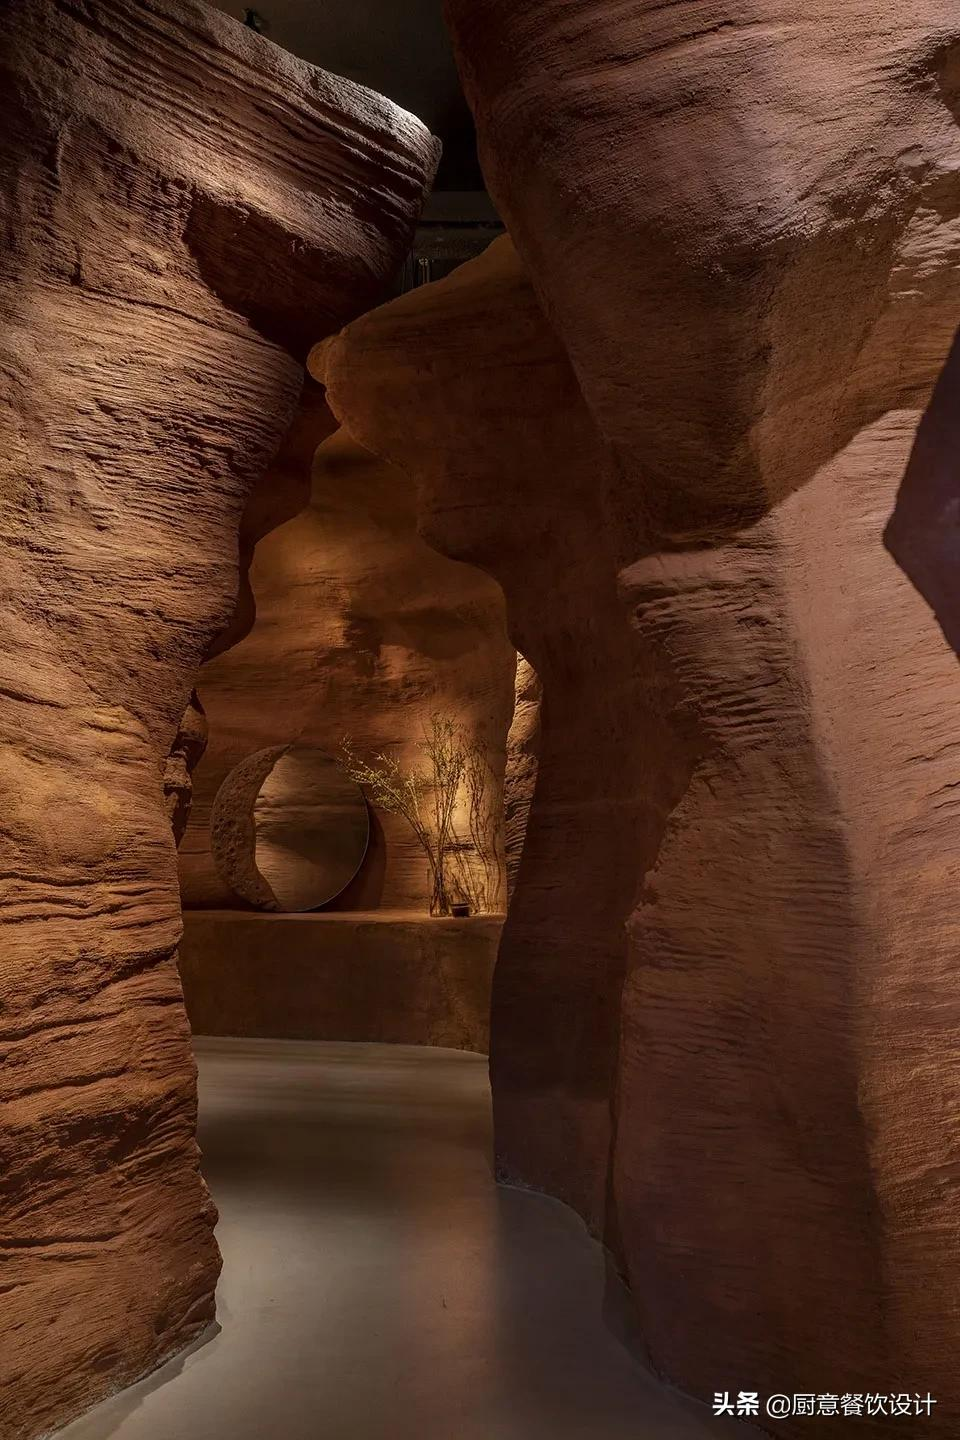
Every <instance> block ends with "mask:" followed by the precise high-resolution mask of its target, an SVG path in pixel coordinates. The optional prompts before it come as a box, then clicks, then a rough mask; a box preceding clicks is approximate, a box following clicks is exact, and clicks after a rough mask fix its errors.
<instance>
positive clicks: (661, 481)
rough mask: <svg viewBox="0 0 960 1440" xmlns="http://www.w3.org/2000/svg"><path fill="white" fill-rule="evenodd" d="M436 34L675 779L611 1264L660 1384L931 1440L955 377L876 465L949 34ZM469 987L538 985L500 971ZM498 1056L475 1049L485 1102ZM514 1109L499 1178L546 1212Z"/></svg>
mask: <svg viewBox="0 0 960 1440" xmlns="http://www.w3.org/2000/svg"><path fill="white" fill-rule="evenodd" d="M447 13H448V17H449V19H450V22H451V25H452V28H453V32H454V38H455V43H456V45H457V47H458V49H459V52H460V59H461V64H462V73H463V75H464V78H465V83H466V86H467V89H468V95H469V98H470V101H471V104H472V106H473V109H474V112H475V115H476V118H477V123H478V129H479V134H480V141H481V150H482V158H483V163H484V169H485V174H486V177H487V181H488V184H489V187H490V189H491V192H492V193H493V195H494V198H495V199H496V201H497V204H498V207H499V209H500V211H501V213H502V214H503V215H504V217H505V219H506V220H507V223H508V225H509V227H510V230H511V233H512V234H513V236H514V238H515V240H516V243H517V245H518V248H519V250H520V252H521V254H522V255H523V257H524V259H525V261H526V262H527V264H528V266H529V268H530V273H531V275H532V277H533V281H534V284H535V286H536V289H537V292H538V294H539V296H540V298H541V300H542V303H543V305H544V308H545V311H546V313H547V315H548V316H549V319H550V321H551V323H552V324H553V326H554V327H555V329H556V332H557V334H558V335H559V337H560V339H561V341H562V344H563V346H564V348H565V349H566V351H567V353H568V354H569V356H570V358H571V361H572V363H573V365H574V368H575V370H576V373H577V375H578V378H579V381H580V384H581V386H582V390H583V394H584V396H585V399H586V401H587V404H588V405H589V407H590V409H591V412H592V413H593V415H594V416H595V417H596V420H597V422H598V425H599V428H600V430H601V432H602V433H603V435H604V437H605V438H606V440H607V441H608V442H609V443H610V445H611V447H612V451H613V455H614V463H615V468H616V473H617V478H616V481H615V483H614V486H613V489H612V492H611V493H612V497H613V498H612V503H613V506H614V508H615V512H616V514H617V515H618V519H619V526H618V542H617V548H618V556H617V569H618V587H619V592H620V596H621V601H622V604H623V606H624V610H625V613H627V614H628V615H629V617H630V621H631V624H632V625H633V626H634V628H635V629H636V632H637V634H638V636H639V637H640V638H641V640H642V642H643V643H644V644H645V645H648V646H649V647H650V648H651V651H652V653H653V655H654V656H655V669H656V673H657V676H658V685H659V688H660V704H659V707H658V708H659V710H660V714H661V716H662V726H661V725H660V724H657V725H655V726H654V728H653V729H651V728H650V723H649V720H648V719H646V718H644V717H643V716H642V715H638V716H637V722H636V725H635V727H634V732H633V734H632V735H625V736H623V737H618V736H613V735H611V736H610V737H608V740H609V745H608V746H605V756H606V763H608V764H611V765H614V766H618V767H622V766H624V765H625V764H629V758H628V757H629V755H631V754H635V755H640V754H642V755H643V756H644V760H643V761H642V762H641V763H642V766H643V768H644V770H645V772H646V773H645V775H644V776H643V777H642V785H643V788H644V789H645V790H648V789H649V786H650V784H651V777H652V776H654V775H656V774H657V773H659V772H660V771H661V770H662V769H663V767H664V764H665V757H664V746H665V745H669V744H671V743H674V742H678V741H680V742H682V747H683V750H684V753H685V754H686V757H687V774H686V776H685V778H684V781H683V784H682V785H681V787H680V788H679V790H678V791H677V792H676V793H675V795H674V796H673V798H672V802H671V804H670V806H669V809H668V812H667V813H665V815H664V821H665V825H664V830H663V835H662V839H661V841H660V843H659V845H658V847H657V850H656V855H655V858H654V859H653V863H650V859H649V857H648V856H646V855H644V854H643V852H642V850H641V849H640V848H638V849H637V851H636V852H635V853H630V852H629V851H626V852H625V851H620V852H619V853H617V852H615V851H614V849H613V847H612V846H611V849H610V851H609V863H610V864H613V865H616V866H617V867H618V868H619V869H620V870H621V871H622V873H623V875H624V877H625V878H626V876H627V874H628V873H629V874H632V875H633V877H634V879H635V883H636V900H635V905H634V908H633V913H632V916H631V918H630V921H629V924H628V956H627V971H626V983H625V988H624V994H623V1005H622V1016H621V1024H620V1059H619V1064H618V1066H617V1077H618V1078H617V1083H616V1087H615V1092H614V1095H613V1100H614V1104H615V1109H616V1116H617V1125H616V1138H615V1144H614V1147H613V1152H612V1172H611V1173H612V1185H611V1191H610V1224H609V1228H608V1233H609V1234H611V1235H612V1236H613V1237H614V1238H616V1239H617V1240H618V1241H619V1247H620V1249H621V1253H622V1254H623V1256H624V1258H625V1261H626V1265H627V1269H628V1272H629V1276H630V1279H631V1282H632V1285H633V1288H634V1293H635V1295H636V1298H637V1303H638V1305H639V1307H640V1311H641V1316H642V1319H643V1324H644V1331H645V1334H646V1337H647V1340H648V1343H649V1345H650V1349H651V1353H652V1355H653V1358H654V1360H655V1362H656V1363H657V1364H658V1365H659V1366H660V1367H661V1368H662V1369H663V1370H664V1371H666V1373H667V1374H668V1375H670V1376H671V1377H672V1378H673V1379H674V1380H677V1381H679V1382H681V1383H682V1384H685V1385H687V1386H688V1387H690V1388H692V1389H694V1390H696V1391H698V1392H699V1393H701V1394H704V1395H709V1394H710V1393H711V1392H712V1391H713V1390H715V1389H717V1388H721V1389H722V1388H724V1387H725V1383H726V1380H725V1377H727V1376H733V1375H734V1374H736V1375H749V1376H750V1384H751V1385H752V1386H761V1387H762V1386H766V1387H767V1389H768V1390H770V1389H775V1390H786V1391H788V1392H792V1391H794V1390H808V1391H809V1390H817V1391H839V1392H843V1391H860V1390H871V1391H883V1390H886V1389H888V1388H890V1386H891V1384H892V1386H893V1388H894V1389H897V1390H910V1391H911V1392H912V1391H914V1390H917V1389H919V1390H922V1391H926V1389H927V1387H928V1386H929V1387H930V1388H931V1389H932V1390H933V1392H934V1393H935V1394H937V1395H939V1397H940V1407H939V1419H938V1421H937V1422H936V1424H935V1425H934V1426H931V1427H929V1428H931V1429H932V1430H936V1431H937V1433H945V1434H953V1433H954V1432H955V1430H956V1428H957V1425H958V1424H960V1413H958V1412H960V1389H958V1382H957V1371H956V1367H955V1365H953V1363H952V1361H950V1360H949V1359H948V1358H947V1357H948V1356H949V1355H950V1354H952V1352H953V1350H954V1349H955V1347H956V1342H957V1321H956V1304H955V1294H956V1290H957V1285H958V1278H960V1227H958V1224H957V1219H956V1205H955V1198H954V1196H953V1190H952V1186H951V1184H950V1182H949V1179H948V1177H949V1176H950V1175H952V1174H953V1173H954V1172H955V1170H956V1167H957V1164H958V1161H960V1126H958V1122H957V1115H958V1112H960V1079H958V1076H960V1068H958V1066H957V1064H956V1058H957V1056H956V1051H957V1035H958V1030H960V1001H958V990H957V985H956V979H955V973H954V972H955V955H956V939H955V931H956V924H955V920H954V918H953V912H954V897H953V890H954V886H953V879H952V871H953V862H952V854H953V844H952V836H953V830H954V824H953V819H952V812H953V809H954V805H955V801H954V795H955V793H956V786H957V780H958V771H957V763H956V757H957V753H958V751H957V720H956V716H957V714H958V708H957V706H958V701H960V673H958V669H957V664H956V653H955V651H956V625H955V619H954V617H955V616H956V613H957V605H956V599H955V581H954V580H952V579H951V576H952V575H955V565H956V560H955V553H954V552H955V549H956V542H955V539H954V538H953V537H954V536H955V523H954V520H955V516H954V512H955V510H956V506H957V503H958V496H957V492H956V484H955V482H954V479H953V477H954V475H955V471H956V427H955V424H953V425H952V424H951V423H950V422H949V421H948V420H947V419H946V418H945V415H946V412H947V411H948V409H949V405H950V400H948V399H947V396H950V397H952V403H953V404H954V405H955V404H956V397H957V382H956V375H955V369H956V367H955V366H953V369H952V370H948V371H947V372H946V374H945V377H944V380H943V382H942V383H941V387H940V391H939V392H938V403H939V413H938V414H937V415H935V416H934V417H933V418H932V419H931V418H930V417H928V420H927V421H926V422H925V423H924V426H923V430H922V433H921V437H920V441H919V442H918V450H917V453H915V454H914V457H913V461H912V463H911V464H910V466H909V469H908V460H909V457H910V452H911V446H912V444H913V441H914V436H915V432H916V429H917V424H918V421H919V420H920V418H921V416H922V415H923V413H924V410H925V407H927V405H928V402H929V399H930V394H931V389H932V387H933V384H934V381H935V380H936V378H937V375H938V373H939V372H940V369H941V367H942V365H943V363H944V360H945V358H946V356H947V353H948V350H949V348H950V345H951V341H952V338H953V334H954V330H955V327H956V324H957V319H958V316H960V278H958V276H960V270H958V267H957V260H958V258H960V223H958V216H960V133H958V125H957V122H958V118H960V103H958V97H960V83H958V75H960V70H958V60H957V57H958V54H960V20H958V15H957V11H956V8H955V6H952V5H948V4H945V3H943V0H918V3H916V4H913V5H910V6H909V7H907V9H906V10H903V9H902V8H898V7H895V6H891V5H887V4H883V3H879V0H865V3H857V4H853V5H843V6H829V5H824V4H823V3H821V0H801V3H800V4H799V5H797V4H795V3H794V4H790V5H787V4H786V3H781V0H736V3H734V0H718V3H713V4H710V5H707V6H703V5H701V4H694V3H692V0H690V3H679V4H674V5H669V6H662V5H656V4H653V3H639V4H636V5H627V6H624V5H614V4H610V3H608V0H583V3H574V4H570V3H568V0H537V3H532V4H529V5H524V6H518V5H515V4H513V3H512V0H447ZM894 512H895V519H894V523H893V524H892V525H891V526H890V527H889V528H886V527H887V522H888V520H889V518H890V517H891V514H892V513H894ZM885 540H886V544H885ZM901 567H902V568H901ZM908 576H909V577H910V578H909V579H908ZM911 580H912V582H913V584H916V585H917V586H918V587H919V590H920V591H921V592H922V594H923V595H925V596H926V597H927V599H928V600H929V601H930V603H931V605H932V606H933V613H932V612H931V610H929V609H927V608H926V606H925V605H924V603H923V601H922V600H921V598H920V595H919V594H918V593H917V592H916V591H915V590H914V588H913V584H912V583H911ZM938 622H939V623H938ZM544 679H545V685H546V684H547V679H546V676H545V677H544ZM666 765H667V768H668V769H669V768H672V767H673V765H674V761H673V760H672V759H670V758H667V760H666ZM558 878H559V877H558ZM568 884H570V885H572V886H583V888H585V890H586V892H587V893H589V891H590V884H591V881H590V877H589V875H587V874H586V873H585V872H584V871H583V870H582V869H579V868H578V869H577V870H575V871H573V872H571V873H570V875H569V877H568ZM544 938H545V937H544ZM575 963H576V962H575ZM500 970H502V971H503V972H504V976H501V975H500V974H499V973H498V978H497V984H498V987H499V988H500V990H501V993H502V992H503V988H504V986H505V985H506V983H507V981H506V979H505V975H506V974H513V975H514V976H516V977H517V978H516V979H515V980H514V982H513V983H514V985H515V986H516V988H517V989H518V990H519V989H520V986H521V980H520V978H519V977H520V976H521V975H523V974H524V973H525V972H526V973H532V967H531V966H530V963H529V958H528V956H526V955H524V954H523V953H521V951H520V950H519V949H517V948H515V947H513V946H512V945H511V944H510V943H509V941H508V940H505V945H504V949H503V951H502V952H501V961H500ZM528 1022H529V1014H528V1013H527V1012H525V1011H524V1009H523V1008H522V1007H521V1006H514V1007H511V1009H510V1011H509V1012H506V1011H501V1015H500V1033H499V1037H497V1035H495V1037H494V1042H493V1047H494V1057H495V1063H496V1054H497V1052H498V1049H499V1051H500V1053H501V1055H502V1053H503V1050H504V1047H506V1046H508V1045H509V1044H510V1043H511V1038H510V1037H511V1036H514V1035H517V1036H518V1035H519V1034H520V1033H521V1031H522V1029H523V1027H524V1026H525V1025H526V1024H527V1023H528ZM552 1023H553V1022H552V1019H551V1017H550V1016H549V1015H548V1017H547V1024H548V1026H550V1025H551V1024H552ZM494 1075H495V1081H496V1078H497V1069H496V1068H495V1070H494ZM556 1080H557V1083H558V1084H562V1079H561V1073H560V1070H559V1068H558V1070H557V1073H556ZM513 1088H514V1087H513V1086H512V1085H511V1084H509V1083H508V1084H506V1085H505V1084H504V1083H503V1079H502V1076H501V1080H500V1082H499V1091H500V1094H499V1099H498V1102H497V1105H498V1114H499V1117H500V1145H501V1147H506V1151H507V1154H508V1157H511V1158H512V1163H513V1165H514V1166H515V1167H516V1168H518V1169H519V1170H520V1171H521V1173H523V1174H525V1175H527V1177H528V1178H529V1179H531V1180H532V1181H533V1182H534V1183H543V1181H544V1179H545V1178H546V1176H547V1175H548V1173H549V1167H548V1166H547V1165H544V1164H542V1163H540V1162H539V1157H538V1156H536V1155H535V1156H534V1163H533V1164H531V1163H530V1159H529V1158H528V1157H529V1151H525V1149H524V1145H523V1133H522V1127H517V1128H516V1129H515V1128H514V1120H513V1119H512V1118H511V1119H509V1120H508V1121H507V1123H506V1125H505V1124H504V1116H505V1115H506V1116H510V1117H514V1116H516V1115H517V1114H519V1113H520V1111H521V1109H522V1107H523V1105H524V1101H523V1098H522V1097H515V1096H514V1095H513V1094H512V1093H511V1090H512V1089H513ZM554 1164H555V1166H556V1167H557V1168H558V1169H559V1170H560V1171H561V1173H562V1174H563V1175H564V1176H566V1177H569V1176H571V1175H573V1174H575V1173H576V1167H577V1164H578V1156H577V1155H576V1154H575V1153H571V1152H567V1153H564V1152H563V1151H562V1149H561V1148H560V1147H559V1146H558V1147H557V1148H556V1150H555V1152H554ZM567 1183H568V1186H569V1179H568V1181H567ZM890 1423H891V1424H895V1423H896V1422H895V1421H891V1422H890ZM817 1425H818V1433H821V1432H822V1433H830V1430H831V1424H830V1422H829V1421H826V1420H821V1421H818V1422H817ZM789 1428H790V1427H789V1425H786V1426H785V1427H784V1429H785V1430H789ZM799 1428H800V1429H802V1428H803V1422H799Z"/></svg>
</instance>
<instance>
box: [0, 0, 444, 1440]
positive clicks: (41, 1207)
mask: <svg viewBox="0 0 960 1440" xmlns="http://www.w3.org/2000/svg"><path fill="white" fill-rule="evenodd" d="M0 18H2V33H0V96H2V102H0V104H2V124H0V227H2V236H3V248H2V258H0V388H2V429H3V436H2V444H0V454H2V460H0V466H2V484H0V587H2V602H0V739H2V749H0V785H2V802H0V815H2V820H0V859H2V879H0V899H2V908H0V924H2V928H3V937H2V948H0V1056H2V1072H0V1073H2V1080H0V1099H2V1102H3V1122H2V1129H0V1217H2V1218H0V1294H2V1330H0V1435H2V1436H3V1440H21V1437H29V1436H33V1435H36V1434H39V1433H42V1432H46V1431H48V1430H50V1429H51V1428H53V1427H55V1426H56V1425H58V1424H60V1423H62V1422H63V1421H65V1420H66V1419H68V1418H69V1417H70V1416H71V1415H73V1414H75V1413H76V1412H78V1411H79V1410H81V1409H83V1408H84V1407H85V1406H88V1405H90V1404H91V1403H92V1402H94V1401H95V1400H96V1399H98V1398H99V1397H100V1396H102V1395H104V1394H106V1393H107V1392H109V1391H111V1390H114V1389H116V1388H117V1387H118V1386H120V1385H122V1384H124V1383H126V1382H127V1381H129V1380H131V1379H133V1378H134V1377H136V1376H137V1375H140V1374H142V1373H143V1372H144V1371H146V1370H149V1369H150V1368H151V1367H152V1366H154V1365H155V1364H157V1363H158V1362H159V1361H160V1360H161V1359H163V1358H164V1357H166V1356H168V1355H170V1354H171V1353H173V1352H174V1351H176V1350H177V1349H178V1348H180V1347H182V1346H183V1345H184V1344H186V1343H187V1342H188V1341H189V1340H190V1339H192V1338H193V1337H194V1336H196V1335H197V1334H199V1333H200V1332H201V1331H202V1330H203V1329H204V1327H205V1326H206V1325H207V1323H208V1322H209V1321H210V1320H211V1319H212V1317H213V1313H214V1299H213V1292H214V1286H215V1283H216V1278H217V1272H218V1267H219V1257H218V1253H217V1248H216V1245H215V1242H214V1239H213V1222H214V1220H215V1214H214V1210H213V1207H212V1205H211V1203H210V1201H209V1198H208V1196H207V1193H206V1190H205V1188H204V1185H203V1183H202V1180H201V1178H200V1174H199V1170H198V1154H197V1148H196V1144H195V1140H194V1126H195V1089H194V1067H193V1061H192V1058H191V1054H190V1046H189V1033H188V1028H187V1023H186V1018H185V1015H184V1011H183V1005H182V997H181V992H180V987H179V982H178V979H177V970H176V963H175V951H176V946H177V943H178V940H179V937H180V930H181V922H180V913H179V904H178V894H177V880H176V861H175V853H174V842H173V835H172V833H171V825H170V817H169V814H168V806H167V804H165V800H164V781H163V770H164V763H165V761H166V758H167V756H168V754H169V752H170V749H171V743H172V742H173V740H174V737H175V735H176V733H177V727H178V722H179V720H180V717H181V715H182V714H183V712H184V709H185V706H186V704H187V701H188V698H189V695H190V690H191V686H192V684H193V682H194V679H195V675H196V671H197V668H198V665H199V662H200V659H201V656H202V655H203V653H204V651H205V649H206V647H207V645H208V644H209V642H210V640H211V637H212V636H213V635H214V634H215V633H216V631H217V630H218V629H219V628H220V627H222V626H223V625H224V624H225V623H226V621H227V620H228V619H229V616H230V613H231V609H232V606H233V603H234V596H235V591H236V582H237V564H236V562H237V543H236V536H237V527H238V523H239V518H240V514H241V511H242V509H243V505H244V502H245V499H246V496H247V493H248V490H249V488H250V486H251V484H252V482H253V481H254V480H256V479H257V478H258V477H259V476H260V475H261V474H262V473H263V471H264V469H265V467H266V466H267V464H268V462H269V460H270V458H271V456H272V455H273V453H274V452H275V451H276V449H277V447H278V445H279V443H280V441H281V439H282V437H283V434H284V431H285V429H286V427H287V425H288V423H289V421H290V419H291V416H292V415H293V414H294V411H295V409H296V406H297V403H298V399H299V394H300V390H301V385H302V378H303V371H302V359H303V357H304V354H305V352H306V348H307V345H308V342H309V341H312V340H315V339H316V338H318V337H320V336H323V335H324V334H327V333H330V332H331V331H332V330H335V329H336V328H338V327H339V326H340V325H341V324H342V323H343V322H344V321H345V320H347V319H349V318H350V317H351V316H353V315H355V314H357V313H359V312H360V311H362V310H363V309H364V308H365V307H366V306H368V305H369V304H370V303H371V301H372V300H374V299H375V298H376V297H377V296H378V295H380V294H382V293H383V290H384V288H385V284H386V282H387V280H388V278H389V276H390V274H391V272H392V271H393V270H394V269H395V267H396V265H397V264H398V262H399V260H400V258H401V256H402V254H403V252H404V249H405V247H406V245H407V243H408V240H409V237H410V234H411V230H412V226H413V224H414V223H415V219H416V214H417V211H418V208H419V204H420V200H421V197H422V194H423V191H424V188H425V185H426V184H427V183H429V179H430V176H431V174H432V171H433V167H434V165H435V161H436V146H435V142H434V141H433V140H432V138H431V137H430V136H429V135H428V134H427V132H426V131H425V130H424V129H423V127H422V126H421V125H420V124H419V122H417V121H416V120H415V119H413V117H411V116H409V115H407V114H406V113H404V112H402V111H399V110H397V109H396V108H395V107H393V106H392V105H390V104H389V103H388V102H387V101H385V100H382V99H381V98H380V97H378V96H376V95H373V94H371V93H370V92H368V91H366V90H363V89H362V88H360V87H358V86H355V85H352V84H349V83H347V82H346V81H342V80H338V79H335V78H333V77H331V76H328V75H324V74H323V73H321V72H319V71H317V70H315V69H313V68H311V67H310V66H307V65H305V64H302V63H300V62H299V61H297V60H295V59H294V58H293V57H291V56H288V55H285V54H283V53H282V52H280V51H278V50H276V49H275V48H274V47H273V46H271V45H270V44H269V43H268V42H266V41H264V40H262V39H261V38H260V37H257V36H255V35H253V34H252V33H251V32H250V31H247V30H244V29H243V27H241V26H240V25H238V24H237V23H235V22H233V21H230V20H228V19H227V18H226V17H224V16H222V15H219V14H217V13H216V12H213V11H209V10H207V9H206V8H204V7H202V6H200V5H194V4H178V3H176V0H169V3H167V0H163V3H153V0H146V3H138V4H132V3H124V0H88V3H72V0H6V3H5V4H3V6H2V11H0ZM168 788H169V785H168Z"/></svg>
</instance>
